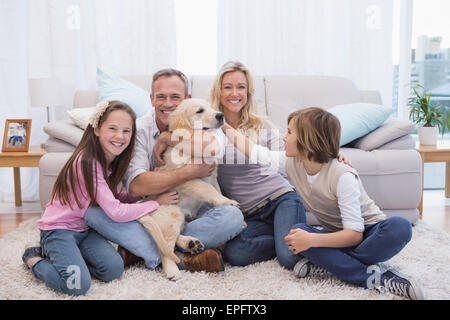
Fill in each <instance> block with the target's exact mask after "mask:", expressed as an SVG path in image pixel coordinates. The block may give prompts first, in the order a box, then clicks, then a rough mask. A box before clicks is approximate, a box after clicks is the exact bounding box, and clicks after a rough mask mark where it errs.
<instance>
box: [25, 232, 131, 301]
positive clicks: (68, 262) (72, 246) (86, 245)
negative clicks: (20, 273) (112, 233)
mask: <svg viewBox="0 0 450 320" xmlns="http://www.w3.org/2000/svg"><path fill="white" fill-rule="evenodd" d="M41 245H42V247H43V248H44V250H45V253H46V255H47V256H48V257H49V260H47V259H41V260H40V261H38V262H36V263H35V264H34V265H33V266H32V267H31V273H33V275H34V276H35V277H36V278H38V279H39V280H42V281H43V282H45V283H46V284H47V285H48V286H49V287H50V288H52V289H54V290H56V291H59V292H62V293H65V294H69V295H83V294H85V293H86V292H87V291H88V290H89V288H90V286H91V276H90V274H92V275H93V276H94V277H96V278H97V279H99V280H102V281H105V282H107V281H111V280H114V279H117V278H119V277H120V276H121V275H122V273H123V262H122V258H121V257H120V255H119V254H118V253H117V251H116V250H115V249H114V247H113V246H112V245H111V244H110V243H109V242H108V241H107V240H106V239H105V238H103V237H102V236H101V235H99V234H98V233H97V232H96V231H95V230H86V231H84V232H76V231H72V230H65V229H55V230H41Z"/></svg>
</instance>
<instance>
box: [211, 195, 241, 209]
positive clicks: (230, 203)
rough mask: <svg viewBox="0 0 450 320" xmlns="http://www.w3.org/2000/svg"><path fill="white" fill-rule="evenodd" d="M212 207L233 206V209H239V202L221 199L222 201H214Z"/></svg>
mask: <svg viewBox="0 0 450 320" xmlns="http://www.w3.org/2000/svg"><path fill="white" fill-rule="evenodd" d="M214 206H215V207H220V206H234V207H238V208H239V202H237V201H235V200H231V199H228V198H225V197H223V199H220V200H217V201H215V202H214Z"/></svg>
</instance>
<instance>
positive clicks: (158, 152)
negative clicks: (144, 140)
mask: <svg viewBox="0 0 450 320" xmlns="http://www.w3.org/2000/svg"><path fill="white" fill-rule="evenodd" d="M171 136H172V135H171V134H170V132H168V131H164V132H161V134H160V135H159V137H158V140H156V144H155V146H154V148H153V157H154V158H155V160H156V161H157V162H158V163H159V164H160V165H165V162H164V160H163V159H162V154H163V153H164V151H166V149H167V147H168V146H169V141H170V139H171Z"/></svg>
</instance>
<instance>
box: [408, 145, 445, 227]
mask: <svg viewBox="0 0 450 320" xmlns="http://www.w3.org/2000/svg"><path fill="white" fill-rule="evenodd" d="M416 150H417V151H418V152H419V153H420V156H421V157H422V198H421V199H420V204H419V208H418V209H419V212H420V219H422V211H423V182H424V179H423V177H424V168H425V166H424V165H425V163H426V162H446V165H445V197H446V198H450V140H438V143H437V145H435V146H428V145H421V144H419V143H418V142H417V144H416Z"/></svg>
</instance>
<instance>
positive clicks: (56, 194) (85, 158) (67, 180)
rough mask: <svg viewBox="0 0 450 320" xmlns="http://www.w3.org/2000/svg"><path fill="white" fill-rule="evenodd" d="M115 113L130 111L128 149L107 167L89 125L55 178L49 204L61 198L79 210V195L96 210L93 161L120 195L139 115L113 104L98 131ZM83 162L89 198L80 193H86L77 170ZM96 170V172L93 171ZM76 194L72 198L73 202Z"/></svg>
mask: <svg viewBox="0 0 450 320" xmlns="http://www.w3.org/2000/svg"><path fill="white" fill-rule="evenodd" d="M116 110H123V111H125V112H127V113H128V114H129V115H130V116H131V118H132V120H133V128H132V133H131V139H130V144H129V145H128V147H126V149H125V150H124V151H123V152H122V153H121V154H120V155H118V156H117V157H116V158H115V159H114V160H113V162H112V163H111V165H110V168H107V167H106V166H107V164H106V158H105V154H104V152H103V148H102V146H101V145H100V141H99V138H98V137H97V136H96V135H95V133H94V128H93V127H92V124H89V125H88V126H87V128H86V130H85V131H84V134H83V137H82V138H81V141H80V143H79V144H78V146H77V147H76V149H75V151H74V152H73V154H72V156H71V157H70V158H69V160H68V161H67V163H66V164H65V165H64V167H63V169H62V170H61V172H60V173H59V175H58V178H57V179H56V182H55V185H54V186H53V191H52V195H51V198H50V199H51V201H50V203H53V200H54V199H58V200H59V201H60V202H61V204H62V205H67V204H68V205H69V206H70V208H71V209H73V207H72V203H71V201H73V200H75V202H76V203H77V205H78V207H79V208H80V209H81V208H82V207H81V203H80V200H79V196H80V195H81V196H83V197H86V198H87V197H89V198H90V199H91V202H90V206H93V207H97V206H98V204H97V201H96V192H97V181H94V178H95V180H96V177H97V166H96V165H95V162H94V161H98V162H99V163H100V166H101V168H102V170H103V176H104V177H105V180H106V182H107V183H108V186H109V188H110V189H111V190H112V192H113V193H117V191H118V190H117V187H118V186H119V184H120V183H121V181H122V179H123V177H124V175H125V173H126V171H127V169H128V165H129V163H130V161H131V158H132V156H133V152H134V141H135V135H136V114H135V113H134V111H133V109H131V108H130V107H129V106H128V105H127V104H126V103H123V102H120V101H110V102H109V103H108V107H107V108H106V110H105V112H104V113H103V114H102V115H101V116H100V118H99V120H98V128H100V127H101V126H102V125H103V123H104V122H105V121H106V119H107V118H108V116H109V115H110V114H111V113H112V112H113V111H116ZM79 161H81V174H82V175H83V178H84V183H85V188H86V190H87V193H88V194H87V195H85V194H81V193H82V191H81V190H83V188H82V186H81V185H80V172H78V170H77V163H78V162H79ZM108 169H111V171H112V172H111V174H110V175H109V177H107V170H108ZM94 170H95V172H93V171H94ZM71 194H73V199H71V196H70V195H71Z"/></svg>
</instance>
